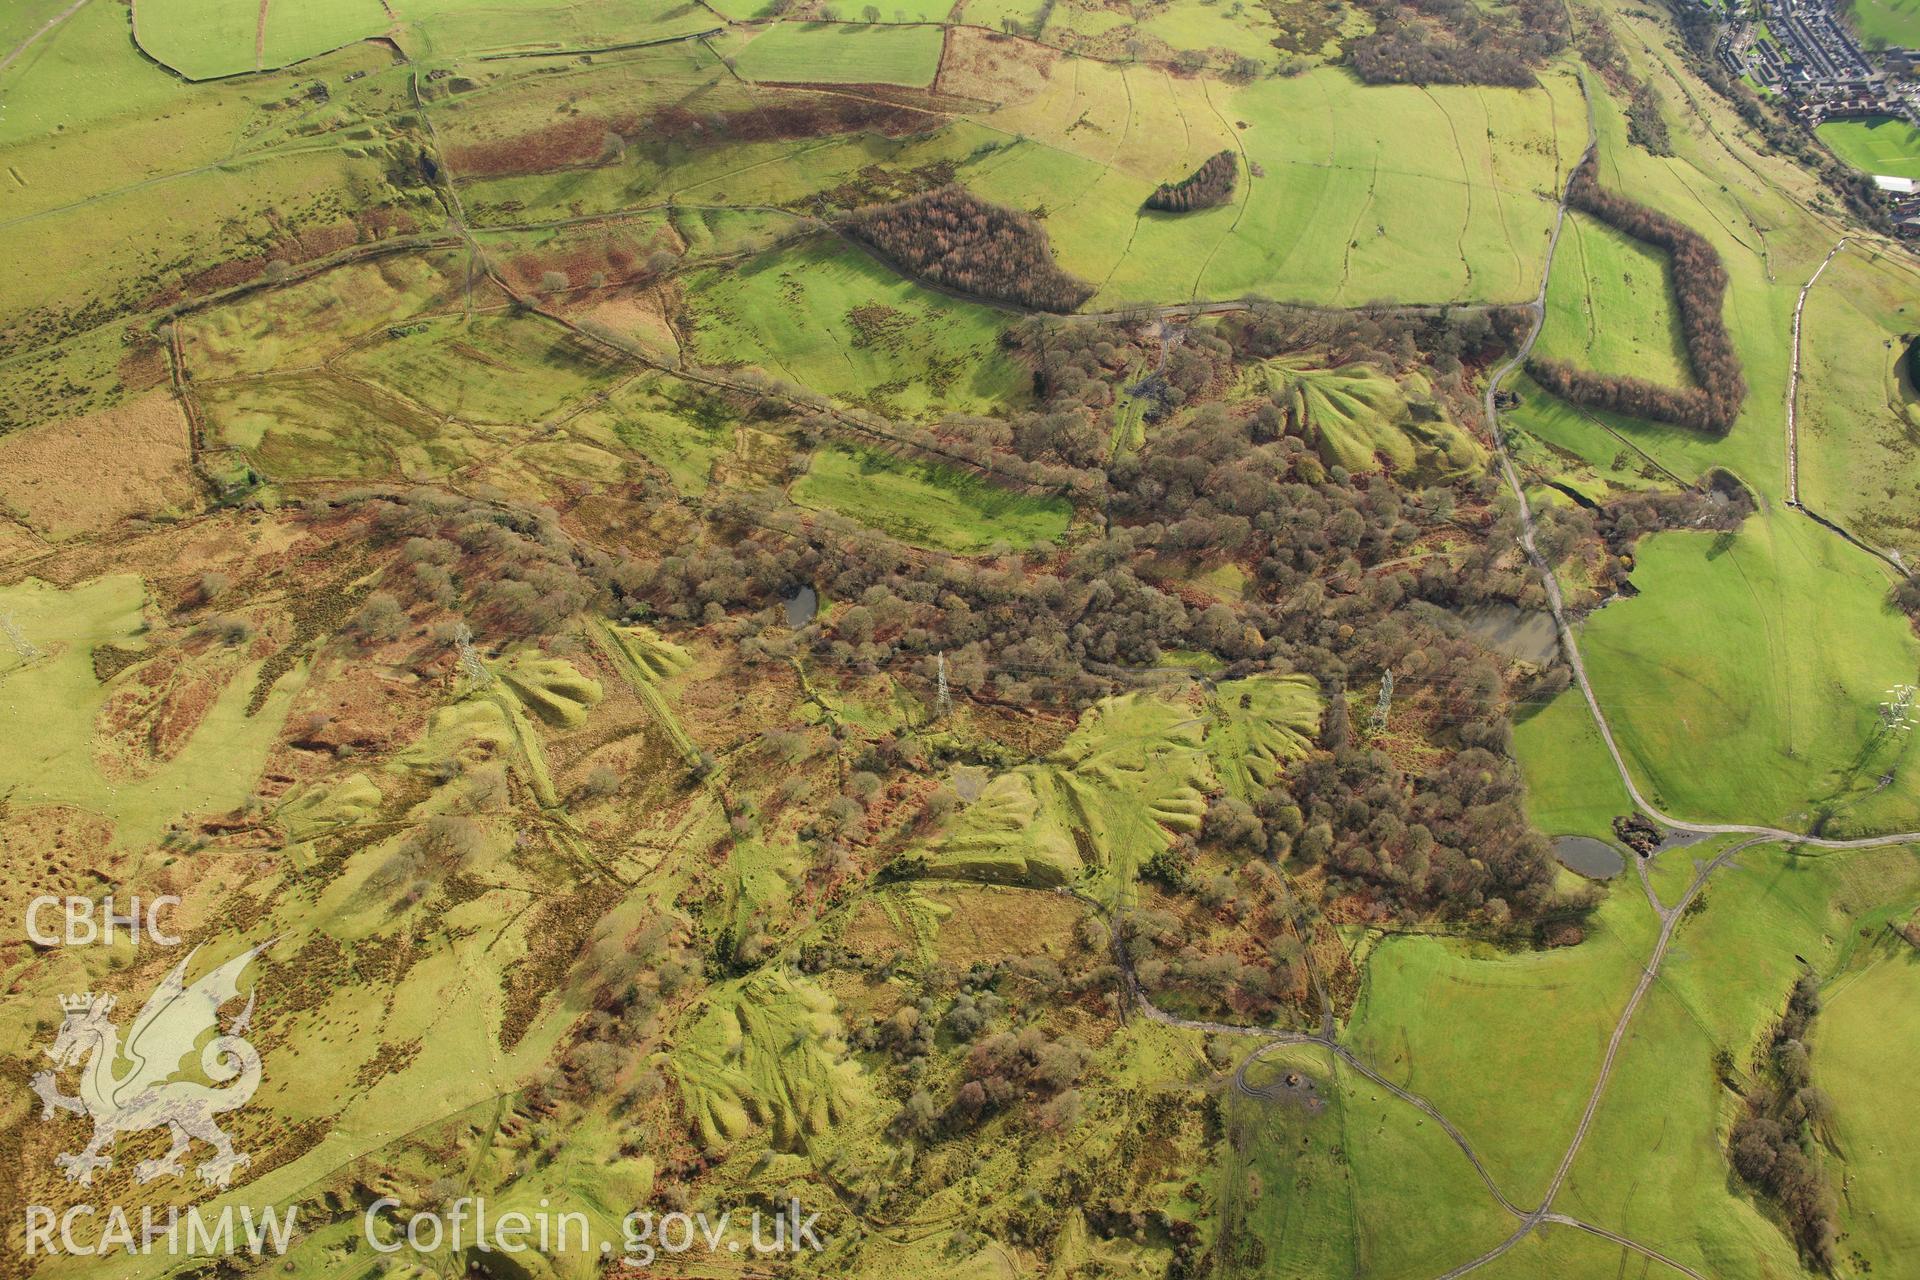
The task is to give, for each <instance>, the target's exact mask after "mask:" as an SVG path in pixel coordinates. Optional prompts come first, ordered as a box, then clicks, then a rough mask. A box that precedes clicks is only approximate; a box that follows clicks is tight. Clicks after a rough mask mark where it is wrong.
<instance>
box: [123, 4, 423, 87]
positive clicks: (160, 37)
mask: <svg viewBox="0 0 1920 1280" xmlns="http://www.w3.org/2000/svg"><path fill="white" fill-rule="evenodd" d="M263 10H264V15H265V17H264V21H263V20H262V11H263ZM390 25H391V22H390V20H389V19H388V18H387V16H386V11H385V10H384V9H382V8H381V7H380V3H379V0H285V2H284V3H275V2H274V0H268V2H267V3H266V4H264V5H262V4H259V3H255V0H138V2H137V3H136V4H135V5H134V6H133V29H134V38H135V40H136V41H138V43H139V45H140V47H141V48H142V49H144V50H145V51H146V52H147V53H149V54H150V55H152V56H153V58H154V59H155V60H156V61H159V62H161V63H163V64H165V65H166V66H169V67H171V68H173V69H174V70H175V71H178V72H179V73H180V74H181V75H183V76H185V77H186V78H187V79H189V80H211V79H216V78H218V77H221V76H231V75H238V74H241V73H244V72H248V71H262V70H270V69H272V68H275V67H284V66H287V65H289V64H290V63H294V62H301V61H304V60H305V59H308V58H311V57H314V56H315V55H317V54H322V53H326V52H328V51H329V50H332V49H338V48H340V47H341V46H342V45H347V44H351V43H353V42H354V41H355V40H364V39H365V38H367V37H368V36H373V35H379V34H381V33H382V32H384V31H386V30H387V28H388V27H389V26H390Z"/></svg>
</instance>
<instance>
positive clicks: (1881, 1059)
mask: <svg viewBox="0 0 1920 1280" xmlns="http://www.w3.org/2000/svg"><path fill="white" fill-rule="evenodd" d="M1903 915H1904V913H1903ZM1861 949H1862V951H1864V952H1866V953H1867V956H1866V958H1865V962H1864V964H1863V965H1862V966H1861V967H1860V968H1858V969H1857V970H1855V971H1852V972H1848V973H1844V974H1842V975H1841V976H1839V977H1838V978H1836V979H1835V980H1834V981H1833V982H1831V983H1830V984H1829V985H1828V986H1827V987H1826V989H1825V990H1824V991H1823V992H1822V993H1821V997H1822V1005H1823V1007H1822V1009H1821V1011H1820V1016H1819V1019H1818V1021H1816V1022H1815V1024H1814V1033H1813V1052H1814V1058H1813V1061H1814V1081H1815V1083H1816V1084H1817V1085H1818V1086H1819V1087H1820V1088H1821V1089H1822V1090H1824V1091H1825V1092H1826V1094H1827V1096H1828V1097H1829V1098H1830V1099H1832V1101H1833V1122H1832V1124H1831V1125H1830V1126H1828V1134H1827V1136H1828V1137H1829V1138H1830V1140H1831V1141H1832V1144H1833V1148H1834V1150H1833V1158H1831V1159H1830V1160H1829V1162H1828V1170H1829V1175H1830V1177H1831V1178H1832V1180H1833V1181H1834V1183H1835V1184H1836V1185H1844V1186H1845V1187H1846V1189H1847V1190H1846V1200H1847V1205H1848V1208H1849V1210H1850V1212H1849V1214H1848V1216H1847V1238H1846V1241H1845V1244H1844V1245H1843V1247H1842V1252H1843V1253H1845V1254H1849V1255H1854V1254H1857V1255H1859V1256H1860V1257H1861V1258H1864V1259H1865V1260H1866V1262H1867V1263H1868V1264H1869V1265H1871V1266H1872V1268H1873V1272H1874V1274H1893V1273H1894V1272H1896V1271H1898V1270H1899V1268H1900V1267H1901V1266H1903V1265H1905V1263H1906V1260H1907V1259H1910V1258H1912V1257H1914V1256H1915V1251H1916V1250H1920V1213H1916V1212H1915V1211H1914V1205H1913V1188H1914V1187H1916V1186H1920V1144H1916V1142H1915V1141H1914V1138H1915V1135H1916V1134H1920V1114H1917V1113H1916V1110H1915V1106H1914V1102H1915V1098H1914V1091H1913V1087H1912V1080H1911V1067H1912V1063H1913V1052H1914V1049H1915V1047H1916V1046H1920V960H1917V958H1916V957H1917V953H1916V952H1915V950H1914V948H1913V945H1912V944H1911V943H1909V942H1907V941H1906V940H1905V939H1903V938H1898V937H1895V936H1894V935H1892V934H1891V933H1890V932H1889V931H1887V929H1886V927H1885V926H1884V925H1882V926H1881V927H1880V929H1879V930H1877V931H1876V938H1875V940H1874V941H1873V942H1872V943H1871V944H1863V946H1862V948H1861ZM1863 1270H1864V1268H1863Z"/></svg>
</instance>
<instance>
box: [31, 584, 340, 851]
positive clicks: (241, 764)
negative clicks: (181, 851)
mask: <svg viewBox="0 0 1920 1280" xmlns="http://www.w3.org/2000/svg"><path fill="white" fill-rule="evenodd" d="M145 604H146V589H145V587H144V586H143V584H142V583H141V581H140V579H139V578H138V577H137V576H135V575H132V574H120V575H115V576H113V577H107V578H99V579H95V580H94V581H91V582H88V583H85V584H83V585H81V586H78V587H75V588H73V589H72V590H67V591H62V590H60V589H58V588H56V587H52V586H49V585H47V584H45V583H42V582H38V581H35V580H33V579H28V580H26V581H23V582H21V583H18V584H16V585H14V586H8V587H0V616H6V617H10V618H11V619H12V620H13V623H14V625H15V626H16V627H17V628H18V629H19V630H20V633H21V634H22V635H23V636H25V637H26V638H27V640H28V642H29V643H33V644H35V647H36V648H39V649H41V650H42V654H41V656H39V657H36V658H32V659H30V660H23V658H22V657H21V655H20V654H19V653H18V652H17V651H16V650H15V649H14V648H13V646H11V645H9V646H8V647H7V648H6V649H5V650H4V651H0V701H4V703H5V704H6V706H7V707H8V716H9V721H10V723H12V724H14V725H16V726H17V727H18V728H19V730H20V731H21V732H22V733H27V734H31V735H32V737H33V741H34V744H35V745H34V749H33V750H32V751H9V752H7V753H6V754H5V758H4V759H0V793H4V794H6V795H7V796H8V798H9V801H10V803H11V804H13V805H15V806H19V807H26V806H36V805H77V806H81V807H84V808H86V809H89V810H92V811H94V812H96V813H102V814H105V815H106V816H108V817H109V818H111V819H112V820H113V822H114V840H115V842H116V843H117V844H121V845H134V846H139V845H145V844H149V843H151V842H153V841H156V840H158V839H159V838H160V836H161V834H162V832H164V831H165V829H166V828H167V826H168V825H169V824H171V823H173V822H175V821H176V820H178V819H180V818H182V817H183V816H186V815H192V814H216V813H225V812H228V811H229V810H232V809H234V808H236V807H238V806H239V805H240V804H241V803H242V802H243V801H244V800H245V799H246V797H247V794H248V792H249V791H251V790H252V788H253V784H254V780H255V778H256V777H258V775H259V772H260V768H261V766H262V765H263V764H264V763H265V762H266V758H267V753H268V752H269V751H270V750H271V749H272V747H273V745H274V743H275V741H276V740H277V738H278V735H279V733H280V728H281V725H282V724H283V723H284V722H285V720H286V716H287V710H288V708H289V706H290V704H291V703H292V700H293V696H294V692H295V691H296V690H297V689H298V688H299V687H300V685H301V684H302V683H304V673H296V674H294V675H293V677H292V678H291V679H284V678H283V680H282V681H281V682H279V683H278V684H277V685H276V686H275V688H274V690H273V692H272V693H271V694H269V696H268V698H267V701H266V704H265V705H264V706H263V707H262V708H261V709H260V710H259V711H258V712H256V713H254V714H252V715H249V714H248V713H247V703H248V700H249V699H250V698H251V696H252V694H253V687H254V680H255V676H256V675H257V674H258V671H259V668H260V664H259V663H258V662H247V663H238V664H236V666H237V669H236V670H234V671H233V672H232V673H231V674H230V675H229V676H228V678H227V680H226V682H225V684H224V685H222V686H220V687H219V689H218V690H217V692H216V694H215V696H214V700H213V703H212V705H211V706H210V707H209V708H208V709H207V711H206V714H205V716H204V718H203V719H202V720H201V722H200V724H199V726H198V728H196V729H195V730H194V731H193V734H192V736H191V737H190V738H189V739H188V740H187V742H186V743H185V745H184V746H182V747H181V748H180V749H179V751H178V752H177V754H175V755H174V756H173V757H172V758H171V759H168V760H166V761H164V762H162V763H159V764H158V765H156V766H155V767H153V768H151V769H150V770H148V771H146V772H145V773H144V774H142V775H139V776H119V775H117V774H109V773H108V772H105V771H103V770H102V768H101V766H100V763H99V761H98V759H97V758H96V756H95V754H94V748H95V745H96V744H95V733H94V726H95V720H96V717H98V716H99V715H100V713H101V710H102V708H103V707H104V706H105V704H106V702H107V699H108V697H109V694H110V690H109V689H108V687H107V686H105V685H103V684H102V683H101V682H100V680H99V679H98V678H96V676H95V674H94V668H93V650H94V648H95V647H96V646H98V645H102V644H113V645H117V646H121V647H133V648H137V647H138V646H139V644H140V641H139V640H138V638H137V637H138V636H139V634H140V632H142V631H143V630H144V629H145V622H144V620H143V617H142V611H143V609H144V607H145ZM36 638H37V640H38V641H41V642H44V643H36Z"/></svg>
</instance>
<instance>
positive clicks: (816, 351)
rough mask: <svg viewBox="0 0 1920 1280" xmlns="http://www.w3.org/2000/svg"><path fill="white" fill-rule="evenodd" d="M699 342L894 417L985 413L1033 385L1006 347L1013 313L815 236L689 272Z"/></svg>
mask: <svg viewBox="0 0 1920 1280" xmlns="http://www.w3.org/2000/svg"><path fill="white" fill-rule="evenodd" d="M687 295H688V300H689V304H690V305H689V310H690V314H691V315H692V316H693V317H694V320H693V329H692V332H693V338H692V344H691V345H692V350H693V353H694V354H695V356H696V357H697V358H698V359H699V360H701V361H702V362H703V363H707V364H735V363H745V364H752V365H759V366H760V367H762V368H764V369H766V370H767V371H768V372H769V373H772V374H774V375H776V376H778V377H782V378H786V379H789V380H790V381H792V382H795V383H798V384H799V385H801V386H803V387H806V388H808V389H810V390H813V391H817V392H824V393H826V394H827V395H831V396H835V397H838V398H841V399H844V400H850V401H859V402H862V403H868V404H872V405H874V406H875V407H876V408H878V409H881V410H882V411H884V412H887V413H891V414H902V415H907V416H921V415H925V414H928V413H931V412H935V411H939V410H945V409H965V410H969V411H980V412H985V411H987V410H988V409H990V408H992V407H993V406H996V405H1000V404H1004V403H1006V402H1007V401H1009V400H1018V399H1020V398H1021V396H1022V393H1023V384H1022V380H1021V371H1020V370H1019V369H1018V368H1017V367H1016V366H1015V365H1014V364H1013V363H1012V362H1011V361H1010V360H1008V359H1007V357H1006V355H1005V353H1004V352H1003V351H1002V350H1001V348H1000V346H999V338H1000V334H1001V332H1002V331H1003V330H1004V329H1005V327H1006V325H1007V323H1008V322H1009V317H1008V316H1006V315H1005V314H1004V313H1002V312H998V311H995V310H993V309H992V308H989V307H984V306H979V305H976V304H974V303H970V302H964V301H961V300H959V299H956V298H949V297H947V296H945V295H944V294H939V293H935V292H933V291H932V290H929V289H923V288H921V287H920V286H918V285H915V284H912V283H909V282H908V281H906V280H904V279H902V278H901V277H900V276H898V275H896V274H895V273H894V272H893V271H892V270H890V269H889V268H887V267H885V266H883V265H881V264H880V263H879V262H878V261H876V260H875V259H874V258H872V257H870V256H868V255H867V254H866V253H864V252H862V251H860V250H859V249H856V248H853V247H851V246H849V245H847V244H845V243H843V242H841V241H840V240H838V239H835V238H831V237H826V236H816V237H814V238H812V239H809V240H807V241H804V242H802V243H800V244H798V245H794V246H792V247H790V248H786V249H781V250H778V251H775V252H772V253H766V254H762V255H759V256H757V257H755V258H752V259H750V260H748V261H747V262H746V263H744V264H739V265H729V266H723V267H715V268H713V269H712V270H709V271H704V272H698V273H695V274H694V275H693V276H691V277H690V279H689V283H688V288H687Z"/></svg>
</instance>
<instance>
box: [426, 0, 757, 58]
mask: <svg viewBox="0 0 1920 1280" xmlns="http://www.w3.org/2000/svg"><path fill="white" fill-rule="evenodd" d="M392 2H393V7H394V9H395V11H397V12H398V13H399V15H400V17H401V19H402V22H403V24H404V26H403V34H402V38H403V40H405V41H406V42H407V43H408V44H409V46H410V47H411V46H418V47H419V51H420V53H422V54H423V55H426V56H430V57H434V58H454V57H458V56H461V55H470V54H478V55H483V56H484V55H487V54H494V53H503V52H538V51H542V50H552V51H556V52H558V51H579V50H594V49H609V48H617V47H619V46H621V45H626V44H632V43H635V42H638V41H645V40H667V39H672V38H674V37H676V36H684V35H689V34H692V33H694V32H700V31H711V30H713V29H714V28H716V27H719V26H721V25H723V24H722V22H721V20H720V19H718V18H716V17H715V16H714V15H713V13H711V12H710V11H708V10H707V9H706V7H705V6H703V5H700V4H696V3H693V2H692V0H392ZM728 16H730V17H731V16H735V15H732V14H729V15H728Z"/></svg>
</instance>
